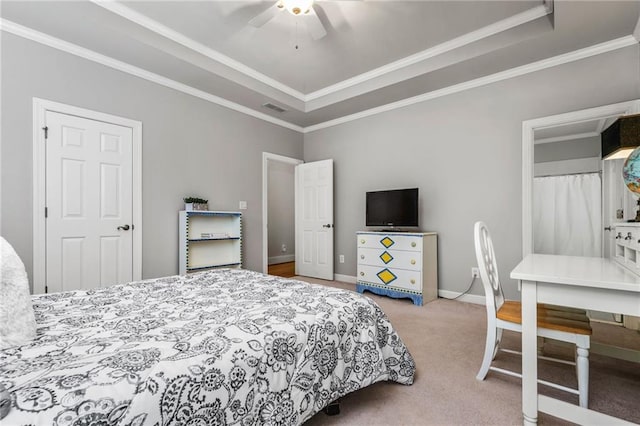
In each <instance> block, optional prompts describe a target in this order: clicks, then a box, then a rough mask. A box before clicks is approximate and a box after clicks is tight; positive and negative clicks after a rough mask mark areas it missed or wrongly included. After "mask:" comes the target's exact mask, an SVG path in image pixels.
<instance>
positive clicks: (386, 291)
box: [356, 282, 422, 306]
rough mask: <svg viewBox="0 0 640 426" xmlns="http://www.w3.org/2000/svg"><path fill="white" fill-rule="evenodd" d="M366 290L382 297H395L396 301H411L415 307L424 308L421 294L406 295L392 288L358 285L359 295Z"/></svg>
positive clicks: (358, 283)
mask: <svg viewBox="0 0 640 426" xmlns="http://www.w3.org/2000/svg"><path fill="white" fill-rule="evenodd" d="M365 290H368V291H370V292H371V293H375V294H378V295H380V296H389V297H393V298H394V299H411V301H413V304H414V305H417V306H422V295H420V294H411V293H405V292H403V291H396V290H392V289H390V288H380V287H374V286H371V285H367V284H363V283H360V282H357V283H356V291H357V292H358V293H364V291H365Z"/></svg>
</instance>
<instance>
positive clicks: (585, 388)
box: [576, 347, 589, 408]
mask: <svg viewBox="0 0 640 426" xmlns="http://www.w3.org/2000/svg"><path fill="white" fill-rule="evenodd" d="M576 351H577V354H578V356H577V359H576V370H577V371H576V372H577V375H578V392H579V400H580V406H581V407H584V408H587V407H588V406H589V349H585V348H581V347H577V348H576Z"/></svg>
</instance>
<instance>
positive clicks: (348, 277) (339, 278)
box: [333, 274, 356, 284]
mask: <svg viewBox="0 0 640 426" xmlns="http://www.w3.org/2000/svg"><path fill="white" fill-rule="evenodd" d="M333 279H334V280H335V281H341V282H343V283H351V284H355V283H356V277H354V276H353V275H342V274H333Z"/></svg>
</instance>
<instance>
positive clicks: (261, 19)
mask: <svg viewBox="0 0 640 426" xmlns="http://www.w3.org/2000/svg"><path fill="white" fill-rule="evenodd" d="M281 10H282V7H281V6H280V2H279V1H278V2H276V4H274V5H273V6H271V7H270V8H268V9H267V10H265V11H264V12H262V13H260V14H259V15H257V16H256V17H255V18H253V19H252V20H250V21H249V25H251V26H252V27H256V28H260V27H261V26H263V25H264V24H266V23H267V22H269V21H270V20H272V19H273V18H274V17H275V16H276V14H277V13H278V12H280V11H281Z"/></svg>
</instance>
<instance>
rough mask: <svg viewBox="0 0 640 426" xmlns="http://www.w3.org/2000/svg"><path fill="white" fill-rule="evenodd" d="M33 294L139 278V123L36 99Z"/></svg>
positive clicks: (140, 162)
mask: <svg viewBox="0 0 640 426" xmlns="http://www.w3.org/2000/svg"><path fill="white" fill-rule="evenodd" d="M33 111H34V120H33V124H34V129H33V131H34V133H33V135H34V138H33V144H34V145H33V160H34V161H33V208H34V210H33V247H34V257H33V259H34V260H33V269H34V271H33V272H34V273H33V291H34V293H46V292H47V291H51V292H53V291H66V290H76V289H93V288H98V287H104V286H108V285H113V284H118V283H123V282H129V281H133V280H139V279H141V275H142V274H141V272H142V256H141V255H142V250H141V243H142V214H141V206H142V196H141V195H142V192H141V165H142V161H141V152H142V150H141V143H142V123H140V122H138V121H134V120H129V119H126V118H122V117H117V116H112V115H108V114H103V113H100V112H96V111H91V110H86V109H83V108H78V107H74V106H70V105H64V104H60V103H57V102H51V101H47V100H43V99H37V98H34V101H33Z"/></svg>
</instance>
